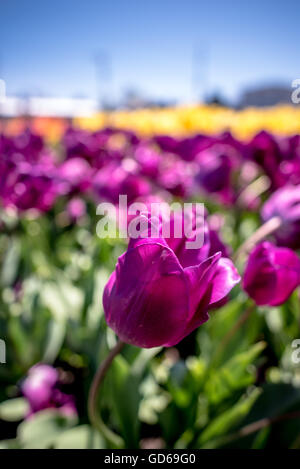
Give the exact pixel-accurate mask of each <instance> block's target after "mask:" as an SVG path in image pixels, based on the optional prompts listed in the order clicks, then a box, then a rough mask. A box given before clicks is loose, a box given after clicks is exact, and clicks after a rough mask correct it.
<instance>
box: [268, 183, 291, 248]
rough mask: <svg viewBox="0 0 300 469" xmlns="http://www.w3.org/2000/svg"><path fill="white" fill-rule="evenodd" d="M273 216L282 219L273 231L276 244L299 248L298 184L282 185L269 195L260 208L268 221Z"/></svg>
mask: <svg viewBox="0 0 300 469" xmlns="http://www.w3.org/2000/svg"><path fill="white" fill-rule="evenodd" d="M273 217H280V218H281V220H282V223H281V226H280V227H279V228H278V229H277V230H276V231H275V233H274V236H275V238H276V240H277V242H278V244H279V245H282V246H288V247H290V248H293V249H298V248H300V185H298V186H290V185H288V186H285V187H282V188H281V189H278V190H277V191H276V192H274V194H273V195H271V197H270V198H269V199H268V200H267V202H266V203H265V204H264V206H263V208H262V218H263V220H264V221H268V220H270V219H271V218H273Z"/></svg>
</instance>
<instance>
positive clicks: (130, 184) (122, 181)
mask: <svg viewBox="0 0 300 469" xmlns="http://www.w3.org/2000/svg"><path fill="white" fill-rule="evenodd" d="M132 163H133V164H135V162H134V161H133V160H132ZM134 169H135V167H134ZM93 189H94V192H95V193H96V194H97V196H98V197H99V198H100V199H104V200H108V201H110V202H112V203H115V204H118V202H119V196H120V195H127V197H128V203H131V202H133V201H134V200H135V199H137V198H138V197H144V196H148V195H149V194H151V184H150V183H149V182H148V181H147V179H145V178H144V177H143V176H140V175H139V174H136V173H135V171H134V170H133V171H129V170H128V169H125V168H124V167H123V166H122V165H120V164H118V163H116V162H112V163H110V164H109V165H107V166H106V167H104V168H103V169H101V170H99V171H97V173H96V174H95V177H94V179H93Z"/></svg>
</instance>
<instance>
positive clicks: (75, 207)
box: [67, 197, 86, 221]
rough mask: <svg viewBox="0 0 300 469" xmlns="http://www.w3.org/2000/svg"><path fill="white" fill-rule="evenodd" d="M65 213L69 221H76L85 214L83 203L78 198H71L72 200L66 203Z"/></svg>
mask: <svg viewBox="0 0 300 469" xmlns="http://www.w3.org/2000/svg"><path fill="white" fill-rule="evenodd" d="M67 212H68V214H69V217H70V218H71V220H73V221H77V220H78V219H79V218H81V217H83V216H84V215H85V214H86V205H85V202H84V201H83V200H82V199H80V198H79V197H73V199H71V200H70V201H69V202H68V205H67Z"/></svg>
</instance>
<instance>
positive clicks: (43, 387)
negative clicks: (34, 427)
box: [22, 364, 76, 417]
mask: <svg viewBox="0 0 300 469" xmlns="http://www.w3.org/2000/svg"><path fill="white" fill-rule="evenodd" d="M22 392H23V395H24V396H25V398H26V399H27V400H28V403H29V407H30V411H29V415H28V417H30V416H31V415H32V414H34V413H36V412H39V411H41V410H44V409H49V408H56V409H59V411H60V412H62V413H64V414H67V415H72V414H76V408H75V403H74V398H73V396H71V395H68V394H65V393H63V392H62V391H61V390H60V382H59V375H58V371H57V370H56V369H55V368H53V367H52V366H49V365H43V364H37V365H35V366H33V367H32V368H30V370H29V372H28V376H27V378H26V379H25V380H24V382H23V384H22Z"/></svg>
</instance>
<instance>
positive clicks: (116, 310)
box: [0, 106, 300, 449]
mask: <svg viewBox="0 0 300 469" xmlns="http://www.w3.org/2000/svg"><path fill="white" fill-rule="evenodd" d="M0 174H1V179H0V383H1V385H0V448H20V449H23V448H24V449H25V448H59V449H60V448H151V449H152V448H158V449H160V448H172V449H174V448H175V449H198V448H199V449H200V448H257V449H263V448H275V447H276V448H300V349H299V347H300V302H299V299H300V298H299V285H300V257H299V255H300V252H299V251H300V111H299V108H297V107H288V106H287V107H278V108H273V109H272V108H269V109H264V110H258V109H254V108H253V109H246V110H243V111H233V110H229V109H228V110H227V109H222V108H217V107H214V106H211V107H210V106H206V107H204V106H203V107H199V108H176V109H163V110H154V109H151V110H141V111H132V112H125V111H124V112H115V113H107V114H104V113H103V114H99V115H97V116H94V117H93V118H78V119H75V120H73V121H72V122H70V121H65V120H62V119H50V118H49V119H46V118H44V119H43V118H36V119H31V120H28V119H27V120H26V119H14V120H11V121H6V122H4V120H3V121H2V122H1V123H0ZM120 196H126V201H127V204H128V207H130V206H131V207H132V204H135V205H134V206H135V207H139V208H136V210H135V211H136V216H137V218H131V216H132V215H133V214H132V213H130V210H128V207H126V209H125V210H124V207H122V206H121V204H120ZM174 203H175V204H176V206H177V208H178V207H183V206H184V204H186V205H187V204H190V205H189V206H190V207H192V210H191V211H190V212H189V223H190V228H191V230H190V231H189V232H188V233H187V232H186V231H185V229H181V230H179V231H180V233H179V234H178V232H177V231H176V230H177V228H178V227H180V228H182V223H183V221H184V219H183V218H180V219H179V211H177V212H176V211H174V212H172V213H171V214H168V216H166V213H165V212H160V213H159V214H158V216H154V215H153V212H152V211H151V207H152V206H153V205H155V204H156V205H157V206H159V207H164V210H165V208H166V207H170V206H171V204H174ZM99 204H106V205H105V207H108V206H109V207H112V208H113V209H114V212H115V215H116V216H117V217H118V219H119V220H120V219H121V218H122V217H123V216H124V214H126V216H127V215H128V217H127V222H126V223H123V225H119V226H118V227H117V230H115V231H113V233H111V232H109V233H107V232H105V233H104V232H103V231H101V229H100V228H101V227H103V224H104V221H107V220H108V219H107V218H106V214H105V213H104V212H103V211H101V210H99ZM139 204H140V205H139ZM196 206H201V207H203V217H202V222H201V223H199V219H198V217H197V211H195V210H196V209H195V207H196ZM100 207H104V205H100ZM141 207H142V208H141ZM125 212H126V213H125ZM128 218H129V220H128ZM166 220H167V221H168V223H169V228H170V230H169V231H168V230H165V229H164V227H165V223H166ZM134 221H137V224H135V228H136V229H137V230H138V232H139V236H137V237H135V236H133V235H132V234H131V232H130V230H129V232H128V235H126V236H121V235H120V232H121V231H122V229H124V228H126V229H129V227H130V226H133V225H132V223H133V222H134ZM107 223H108V225H109V223H110V222H109V221H107ZM154 225H155V229H156V231H155V233H156V234H155V236H152V231H151V228H152V227H153V226H154ZM150 231H151V233H150ZM198 237H199V239H200V238H201V240H202V242H201V244H200V245H197V246H193V248H191V249H189V248H188V247H187V246H188V243H193V242H194V241H195V239H196V240H197V239H198ZM97 370H98V371H97Z"/></svg>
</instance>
